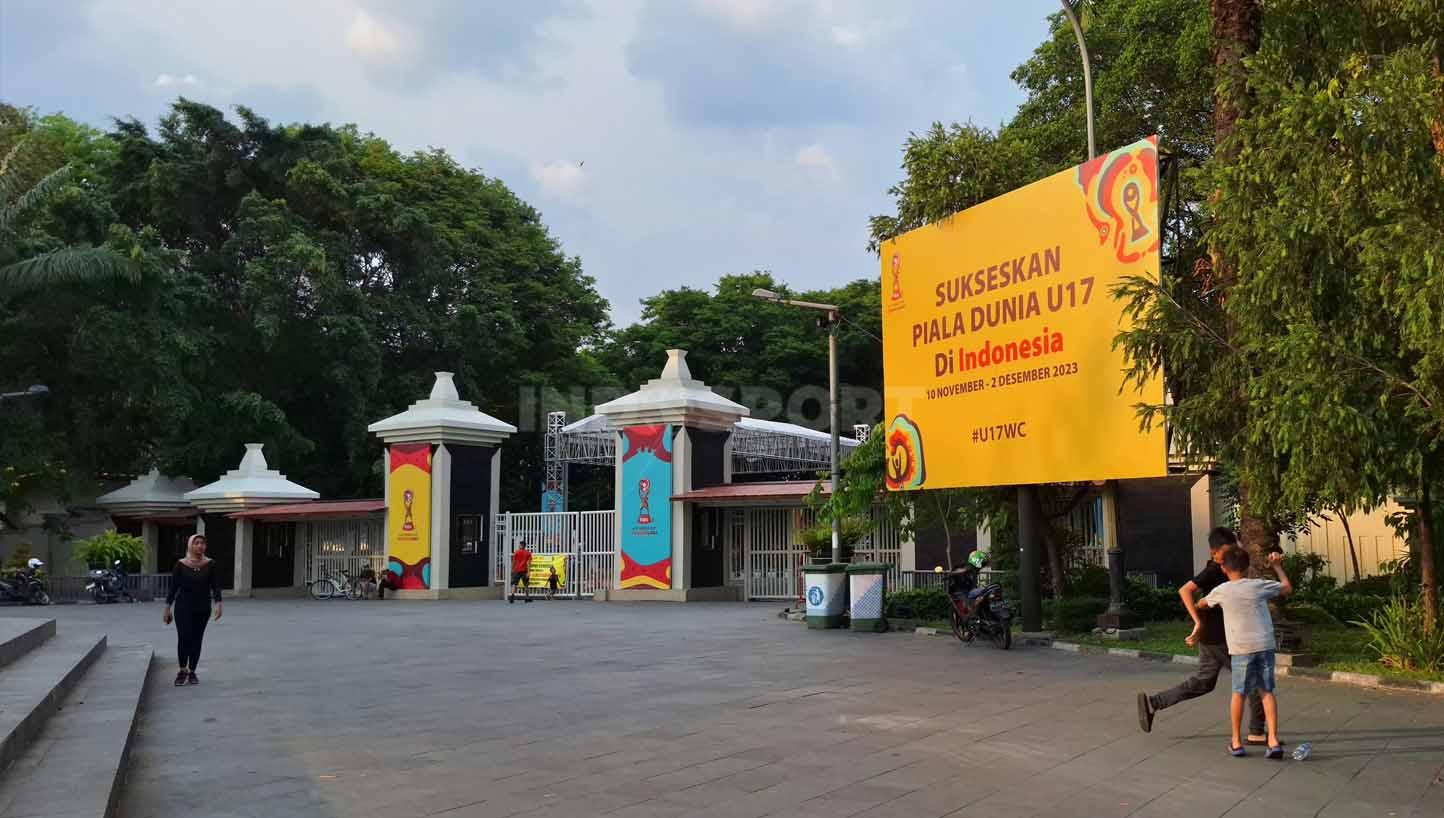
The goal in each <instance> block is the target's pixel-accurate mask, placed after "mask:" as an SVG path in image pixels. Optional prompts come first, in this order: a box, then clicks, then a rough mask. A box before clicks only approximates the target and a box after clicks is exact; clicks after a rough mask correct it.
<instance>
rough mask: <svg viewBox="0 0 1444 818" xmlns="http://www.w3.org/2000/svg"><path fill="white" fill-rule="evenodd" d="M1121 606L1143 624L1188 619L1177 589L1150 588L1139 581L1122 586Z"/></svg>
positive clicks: (1131, 581) (1128, 582) (1132, 580)
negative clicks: (1125, 607)
mask: <svg viewBox="0 0 1444 818" xmlns="http://www.w3.org/2000/svg"><path fill="white" fill-rule="evenodd" d="M1123 604H1124V605H1125V606H1127V608H1128V610H1130V611H1132V612H1133V614H1134V615H1135V616H1137V617H1138V618H1139V619H1141V620H1143V621H1144V622H1167V621H1172V620H1176V619H1187V618H1188V613H1187V612H1186V611H1184V610H1183V602H1182V601H1181V600H1179V598H1178V590H1177V589H1174V588H1152V587H1149V585H1148V584H1147V583H1145V582H1142V581H1141V580H1136V579H1130V580H1128V581H1127V583H1126V584H1125V585H1124V586H1123Z"/></svg>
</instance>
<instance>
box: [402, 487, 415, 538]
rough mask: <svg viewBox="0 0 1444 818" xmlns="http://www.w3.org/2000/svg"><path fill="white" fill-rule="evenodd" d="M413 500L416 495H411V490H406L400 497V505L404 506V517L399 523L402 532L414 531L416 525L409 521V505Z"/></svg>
mask: <svg viewBox="0 0 1444 818" xmlns="http://www.w3.org/2000/svg"><path fill="white" fill-rule="evenodd" d="M415 499H416V495H414V494H412V493H411V489H407V490H406V491H405V493H403V494H402V495H401V503H402V504H403V505H405V506H406V517H405V518H404V519H403V520H402V522H401V530H402V531H415V530H416V523H415V521H413V520H412V519H411V503H412V502H413V501H414V500H415Z"/></svg>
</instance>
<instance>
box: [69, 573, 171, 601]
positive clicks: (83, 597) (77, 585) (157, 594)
mask: <svg viewBox="0 0 1444 818" xmlns="http://www.w3.org/2000/svg"><path fill="white" fill-rule="evenodd" d="M170 577H171V575H170V574H132V575H130V576H127V577H126V578H125V589H126V590H127V591H130V595H131V596H133V597H135V599H136V601H137V602H150V601H152V600H156V599H159V600H164V599H165V597H166V594H168V593H170ZM45 584H46V587H47V588H48V590H49V592H50V599H51V601H52V602H89V601H90V592H89V591H87V590H85V586H86V585H89V584H90V577H88V576H85V577H46V578H45Z"/></svg>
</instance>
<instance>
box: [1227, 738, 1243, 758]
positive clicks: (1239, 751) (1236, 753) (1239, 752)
mask: <svg viewBox="0 0 1444 818" xmlns="http://www.w3.org/2000/svg"><path fill="white" fill-rule="evenodd" d="M1228 754H1229V755H1231V756H1233V757H1234V758H1243V757H1244V756H1246V755H1248V751H1247V750H1245V749H1244V748H1242V747H1235V746H1233V742H1229V745H1228Z"/></svg>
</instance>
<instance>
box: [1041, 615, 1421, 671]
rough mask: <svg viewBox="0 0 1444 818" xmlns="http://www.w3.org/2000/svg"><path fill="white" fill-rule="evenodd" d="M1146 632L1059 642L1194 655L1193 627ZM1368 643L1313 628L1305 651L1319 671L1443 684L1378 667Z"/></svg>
mask: <svg viewBox="0 0 1444 818" xmlns="http://www.w3.org/2000/svg"><path fill="white" fill-rule="evenodd" d="M1146 628H1147V631H1146V633H1145V634H1144V638H1143V639H1142V640H1140V641H1137V642H1119V641H1116V640H1112V639H1103V638H1101V637H1098V636H1094V635H1093V634H1092V633H1067V634H1063V633H1060V634H1059V635H1058V638H1059V639H1060V640H1062V641H1064V642H1077V643H1079V644H1083V645H1098V646H1101V647H1108V648H1131V649H1135V650H1147V651H1153V652H1155V653H1171V654H1174V655H1179V656H1194V655H1196V653H1197V651H1195V650H1194V649H1193V648H1190V647H1189V646H1187V645H1185V644H1183V639H1184V637H1186V636H1188V634H1189V632H1190V631H1192V630H1193V623H1191V622H1150V623H1148V625H1147V626H1146ZM1367 643H1368V635H1367V634H1365V633H1364V631H1363V629H1361V628H1355V627H1350V626H1348V625H1315V626H1313V627H1312V628H1311V629H1310V633H1309V638H1308V641H1307V642H1306V643H1305V644H1304V649H1305V650H1307V651H1308V652H1309V653H1311V654H1313V655H1314V656H1315V657H1316V658H1317V659H1318V660H1319V665H1318V666H1319V669H1320V670H1329V671H1333V670H1338V671H1344V672H1347V673H1367V674H1370V675H1373V676H1390V677H1394V678H1399V679H1412V680H1414V681H1421V682H1444V673H1439V672H1433V673H1430V672H1425V671H1401V670H1394V669H1393V668H1388V667H1385V666H1383V665H1381V664H1379V663H1378V662H1376V661H1374V658H1375V657H1374V655H1373V654H1372V653H1370V652H1369V650H1368V648H1367V647H1366V645H1367Z"/></svg>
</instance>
